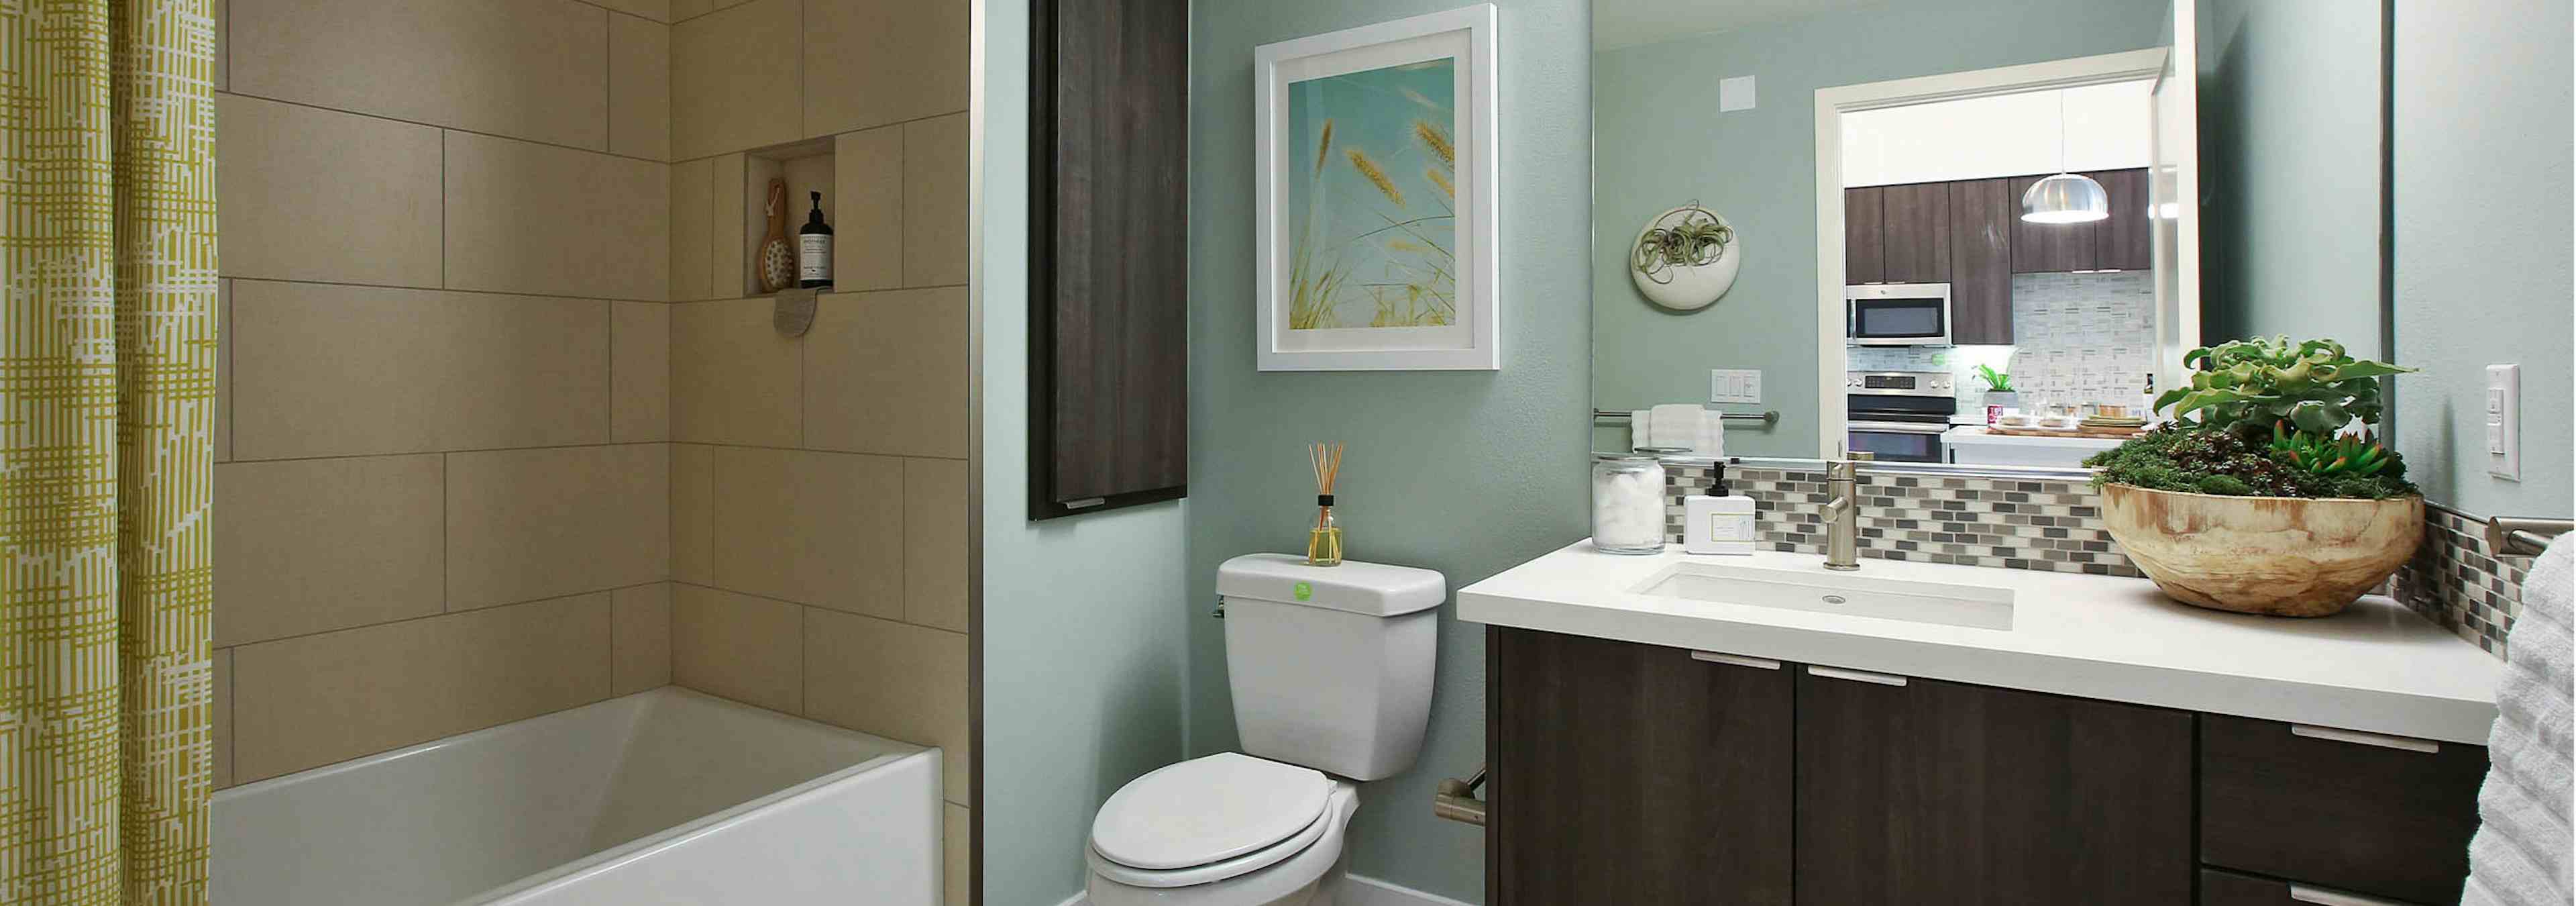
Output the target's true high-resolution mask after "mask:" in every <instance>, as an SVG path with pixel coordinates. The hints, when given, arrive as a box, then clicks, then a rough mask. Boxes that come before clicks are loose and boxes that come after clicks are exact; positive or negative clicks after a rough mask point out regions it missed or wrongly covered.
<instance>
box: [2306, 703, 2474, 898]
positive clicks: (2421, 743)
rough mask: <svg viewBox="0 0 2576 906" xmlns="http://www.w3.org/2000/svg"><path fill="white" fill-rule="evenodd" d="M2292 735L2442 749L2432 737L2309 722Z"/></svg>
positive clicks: (2408, 748)
mask: <svg viewBox="0 0 2576 906" xmlns="http://www.w3.org/2000/svg"><path fill="white" fill-rule="evenodd" d="M2290 735H2292V736H2305V737H2307V738H2309V739H2324V740H2331V741H2333V742H2348V743H2352V744H2354V745H2364V746H2378V747H2380V748H2383V749H2404V750H2406V751H2409V752H2439V751H2441V750H2442V744H2441V743H2438V742H2434V741H2432V740H2430V739H2414V738H2411V737H2406V736H2390V735H2387V734H2385V733H2364V732H2361V731H2360V730H2337V729H2335V728H2333V727H2311V726H2308V725H2307V724H2291V725H2290ZM2319 902H2323V901H2319Z"/></svg>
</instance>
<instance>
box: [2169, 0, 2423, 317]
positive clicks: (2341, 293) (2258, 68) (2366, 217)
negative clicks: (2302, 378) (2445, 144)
mask: <svg viewBox="0 0 2576 906" xmlns="http://www.w3.org/2000/svg"><path fill="white" fill-rule="evenodd" d="M2381 16H2382V10H2381V8H2380V5H2379V4H2377V3H2368V2H2354V0H2201V2H2200V10H2199V16H2198V19H2199V40H2200V169H2201V182H2200V185H2201V196H2202V197H2203V198H2204V199H2205V201H2204V202H2203V204H2202V206H2201V214H2200V217H2201V220H2200V224H2201V232H2200V249H2201V259H2200V261H2201V299H2200V301H2201V310H2202V313H2203V318H2204V320H2203V321H2202V322H2201V329H2202V333H2203V335H2204V336H2206V337H2208V338H2210V339H2213V340H2218V339H2232V338H2237V337H2257V336H2273V335H2276V334H2289V335H2291V336H2292V337H2294V338H2296V339H2306V338H2309V337H2329V338H2332V339H2335V340H2339V341H2341V342H2342V343H2343V344H2344V346H2345V347H2346V348H2348V349H2351V350H2352V351H2353V353H2354V354H2355V355H2360V356H2365V357H2369V358H2378V357H2379V356H2380V317H2381V314H2382V308H2383V306H2382V304H2381V300H2380V289H2379V239H2380V230H2379V226H2380V213H2379V206H2380V197H2381V196H2380V182H2381V179H2380V172H2379V167H2380V156H2379V154H2377V153H2376V151H2377V150H2378V148H2379V147H2380V141H2381V128H2380V127H2381V122H2380V100H2381V97H2382V94H2383V92H2382V86H2381V84H2380V57H2381V44H2380V41H2381V35H2380V28H2381V25H2382V21H2381Z"/></svg>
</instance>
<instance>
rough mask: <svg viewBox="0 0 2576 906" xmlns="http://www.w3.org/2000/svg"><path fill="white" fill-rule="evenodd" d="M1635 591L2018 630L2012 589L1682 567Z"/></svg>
mask: <svg viewBox="0 0 2576 906" xmlns="http://www.w3.org/2000/svg"><path fill="white" fill-rule="evenodd" d="M1629 591H1630V592H1631V593H1634V594H1641V595H1656V596H1660V597H1666V598H1681V599H1684V600H1690V601H1711V602H1716V603H1721V604H1741V605H1746V606H1750V607H1776V608H1779V609H1781V610H1804V611H1810V612H1813V613H1835V614H1842V615H1844V616H1854V617H1870V618H1872V619H1879V620H1902V621H1905V622H1908V623H1930V624H1935V625H1941V626H1961V627H1966V628H1969V629H2000V630H2009V629H2011V628H2012V625H2013V593H2012V590H2011V589H2008V588H1988V587H1985V586H1981V585H1952V584H1949V583H1946V582H1918V581H1914V580H1910V579H1882V578H1876V577H1872V576H1868V575H1862V574H1834V573H1809V572H1800V571H1791V570H1780V569H1759V568H1754V567H1743V566H1727V565H1722V564H1716V563H1678V564H1674V565H1673V567H1672V568H1671V569H1668V570H1665V571H1663V572H1660V573H1657V574H1655V575H1654V576H1653V577H1652V578H1649V579H1647V580H1646V581H1644V582H1642V583H1639V584H1638V585H1637V587H1635V588H1632V589H1629Z"/></svg>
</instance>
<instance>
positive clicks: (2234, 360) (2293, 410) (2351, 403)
mask: <svg viewBox="0 0 2576 906" xmlns="http://www.w3.org/2000/svg"><path fill="white" fill-rule="evenodd" d="M2183 364H2184V365H2185V366H2187V367H2191V368H2193V369H2194V370H2193V371H2192V375H2191V384H2190V385H2189V386H2185V387H2176V388H2174V389H2172V390H2168V391H2165V393H2164V395H2162V396H2159V397H2157V398H2156V408H2157V409H2167V408H2170V409H2172V410H2173V417H2174V419H2175V420H2177V421H2180V422H2182V423H2184V424H2185V425H2188V426H2190V427H2194V428H2199V429H2203V430H2221V431H2231V432H2234V433H2236V434H2238V435H2240V436H2243V437H2244V438H2245V439H2246V440H2248V441H2253V442H2256V443H2260V442H2261V441H2260V440H2259V439H2258V438H2260V437H2261V436H2262V434H2263V433H2264V432H2263V428H2265V427H2267V426H2271V425H2274V424H2277V423H2279V422H2283V421H2287V422H2288V423H2289V424H2290V426H2291V427H2293V428H2296V429H2298V430H2299V431H2302V432H2306V433H2309V434H2313V435H2318V436H2321V437H2322V436H2326V435H2331V434H2333V433H2334V432H2336V431H2338V430H2341V429H2342V428H2343V427H2344V426H2345V425H2347V424H2350V423H2352V422H2353V421H2354V420H2356V419H2358V420H2360V421H2361V423H2363V424H2365V425H2375V424H2378V423H2379V416H2380V414H2381V412H2382V404H2381V402H2380V398H2379V379H2380V378H2383V377H2387V376H2389V375H2393V374H2406V373H2409V372H2412V371H2414V370H2415V369H2412V368H2401V367H2398V366H2396V365H2391V364H2388V363H2386V362H2374V361H2370V360H2368V359H2356V358H2353V357H2352V356H2350V355H2347V354H2346V353H2345V352H2344V348H2343V344H2341V343H2337V342H2335V341H2333V340H2309V341H2307V342H2304V343H2299V344H2296V345H2292V344H2291V343H2290V338H2289V337H2287V336H2282V337H2275V338H2273V339H2269V340H2235V341H2232V342H2228V343H2223V344H2220V345H2218V346H2209V347H2202V348H2199V349H2194V350H2192V351H2191V352H2190V353H2188V354H2186V355H2184V356H2183ZM2186 416H2190V418H2186Z"/></svg>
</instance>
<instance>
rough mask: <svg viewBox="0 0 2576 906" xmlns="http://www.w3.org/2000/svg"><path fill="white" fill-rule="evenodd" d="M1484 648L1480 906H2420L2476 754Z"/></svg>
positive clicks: (1966, 695) (1652, 654)
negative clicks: (2311, 901)
mask: <svg viewBox="0 0 2576 906" xmlns="http://www.w3.org/2000/svg"><path fill="white" fill-rule="evenodd" d="M1486 652H1487V654H1486V658H1487V660H1486V709H1487V728H1486V749H1487V763H1488V765H1489V766H1490V768H1491V774H1490V780H1489V781H1488V786H1487V789H1486V799H1487V802H1488V803H1489V805H1488V810H1487V816H1488V817H1487V825H1486V844H1485V845H1486V872H1487V885H1486V890H1487V893H1488V899H1489V902H1490V903H1492V904H1494V906H1560V904H1567V903H1620V904H1703V903H1706V904H1719V903H1724V904H1765V906H1769V904H1789V903H1797V904H1813V906H1850V904H1898V903H2015V904H2018V903H2086V904H2110V906H2121V904H2140V906H2147V904H2156V906H2167V904H2187V903H2195V902H2197V903H2199V904H2202V906H2253V904H2287V903H2292V902H2296V901H2295V900H2293V899H2292V897H2293V896H2294V894H2295V895H2297V896H2308V897H2311V898H2313V896H2314V894H2312V893H2308V892H2309V891H2330V892H2340V893H2343V894H2345V895H2347V896H2349V895H2351V894H2359V895H2362V896H2365V897H2371V898H2376V899H2378V900H2385V901H2388V902H2391V903H2411V904H2424V906H2433V904H2440V903H2452V902H2455V901H2456V900H2457V898H2458V894H2459V889H2460V882H2461V879H2462V878H2463V877H2465V876H2466V873H2467V864H2466V855H2465V854H2466V851H2467V845H2468V836H2469V833H2470V832H2471V831H2473V830H2474V829H2475V827H2476V795H2477V786H2478V782H2479V780H2480V778H2482V777H2483V776H2484V774H2485V770H2486V754H2485V750H2484V749H2481V748H2479V747H2477V746H2469V745H2457V744H2452V743H2441V744H2438V745H2434V744H2430V743H2425V742H2422V741H2417V740H2395V739H2393V738H2389V737H2371V736H2369V735H2368V734H2361V735H2358V736H2356V735H2354V734H2350V733H2345V732H2341V731H2318V730H2315V729H2313V728H2311V729H2294V728H2292V727H2291V726H2290V725H2288V724H2281V723H2275V722H2271V721H2260V720H2248V719H2244V718H2236V717H2227V716H2221V715H2212V714H2194V713H2192V712H2187V711H2175V710H2171V709H2165V708H2153V707H2146V706H2140V705H2129V704H2121V703H2116V702H2105V701H2096V700H2091V699H2082V698H2072V697H2067V696H2061V695H2050V694H2046V693H2039V692H2025V691H2018V690H2010V689H1997V688H1991V687H1985V686H1975V685H1968V684H1963V683H1952V682H1942V681H1936V680H1926V679H1921V678H1908V677H1898V676H1889V675H1881V674H1869V673H1860V672H1855V671H1848V670H1838V669H1835V668H1831V667H1810V666H1808V665H1800V664H1786V663H1776V662H1771V661H1766V660H1763V659H1759V658H1747V657H1741V656H1736V655H1728V654H1720V653H1712V652H1693V651H1688V650H1684V649H1677V648H1668V647H1662V646H1657V645H1645V644H1637V643H1632V642H1618V641H1608V640H1603V639H1594V638H1588V637H1581V636H1571V635H1562V634H1556V633H1547V632H1538V631H1532V630H1522V629H1508V628H1502V627H1492V628H1489V629H1488V630H1487V635H1486ZM2428 746H2429V747H2431V748H2432V749H2433V751H2423V749H2425V748H2426V747H2428ZM2334 902H2370V901H2368V900H2359V901H2356V900H2342V901H2334Z"/></svg>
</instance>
